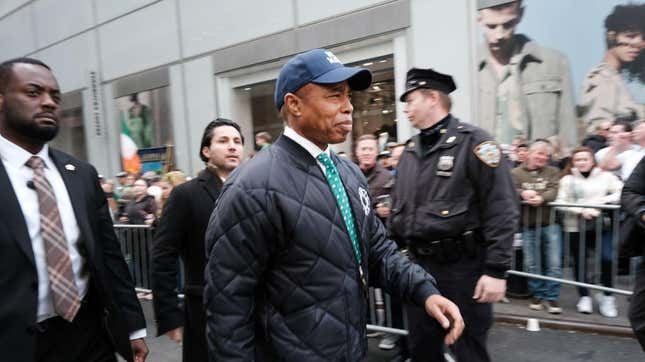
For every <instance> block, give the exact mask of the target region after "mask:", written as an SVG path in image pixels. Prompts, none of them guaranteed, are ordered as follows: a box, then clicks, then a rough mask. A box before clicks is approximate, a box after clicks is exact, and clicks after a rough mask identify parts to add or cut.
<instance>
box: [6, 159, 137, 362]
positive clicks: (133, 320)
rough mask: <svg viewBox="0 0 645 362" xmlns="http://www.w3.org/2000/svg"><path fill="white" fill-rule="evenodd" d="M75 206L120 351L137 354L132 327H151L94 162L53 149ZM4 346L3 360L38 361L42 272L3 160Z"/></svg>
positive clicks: (126, 355)
mask: <svg viewBox="0 0 645 362" xmlns="http://www.w3.org/2000/svg"><path fill="white" fill-rule="evenodd" d="M49 155H50V157H51V159H52V160H53V161H54V163H55V164H56V167H57V169H58V171H59V172H60V174H61V176H62V178H63V181H64V182H65V186H66V187H67V191H68V194H69V197H70V200H71V203H72V207H73V208H74V215H75V216H76V221H77V223H78V227H79V230H80V236H79V238H80V239H79V240H80V243H79V245H80V249H81V250H80V251H81V254H82V255H83V256H84V259H85V266H86V268H87V270H88V272H89V276H90V285H91V286H92V287H93V288H95V289H96V292H97V293H98V296H99V298H97V299H98V303H100V306H99V307H100V309H101V310H103V315H102V316H97V318H102V319H103V324H104V326H105V327H106V329H107V332H108V334H109V335H110V337H111V338H112V340H113V343H114V344H115V346H116V349H117V352H119V354H121V355H122V356H123V357H124V358H126V359H127V360H132V350H131V347H130V343H129V333H130V332H133V331H136V330H139V329H142V328H145V326H146V323H145V318H144V316H143V312H142V310H141V305H140V304H139V301H138V300H137V297H136V295H135V293H134V284H133V282H132V279H131V277H130V273H129V271H128V267H127V265H126V263H125V260H124V258H123V255H122V253H121V248H120V246H119V241H118V240H117V238H116V235H115V233H114V229H113V226H112V219H111V218H110V214H109V211H108V207H107V203H106V199H105V195H104V193H103V190H102V189H101V186H100V184H99V181H98V175H97V172H96V170H95V169H94V167H92V166H91V165H90V164H88V163H85V162H83V161H80V160H77V159H75V158H73V157H72V156H70V155H67V154H65V153H63V152H60V151H57V150H54V149H50V152H49ZM0 290H2V293H0V351H2V353H3V355H2V357H1V359H2V360H6V361H12V362H33V361H34V359H35V351H36V330H35V326H36V313H37V307H38V276H37V271H36V264H35V261H34V253H33V249H32V246H31V239H30V237H29V233H28V230H27V226H26V224H25V218H24V216H23V214H22V211H21V208H20V205H19V204H18V199H17V198H16V195H15V193H14V191H13V188H12V185H11V182H10V181H9V177H8V175H7V172H6V170H5V168H4V165H3V164H2V162H0Z"/></svg>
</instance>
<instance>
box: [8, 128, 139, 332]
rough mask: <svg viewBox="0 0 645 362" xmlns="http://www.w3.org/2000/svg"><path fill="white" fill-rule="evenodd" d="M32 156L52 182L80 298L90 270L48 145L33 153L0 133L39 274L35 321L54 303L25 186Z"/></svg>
mask: <svg viewBox="0 0 645 362" xmlns="http://www.w3.org/2000/svg"><path fill="white" fill-rule="evenodd" d="M32 156H38V157H40V158H41V159H42V160H43V162H44V174H45V178H46V179H47V181H49V183H50V184H51V186H52V189H53V191H54V195H55V196H56V205H57V206H58V213H59V214H60V218H61V222H62V224H63V232H64V233H65V238H66V239H67V244H68V246H69V256H70V259H71V262H72V271H73V272H74V282H75V284H76V288H77V289H78V292H79V296H80V298H81V299H83V298H84V297H85V294H87V288H88V281H89V274H88V273H87V269H86V268H84V264H85V260H84V259H83V257H82V256H81V254H80V253H79V249H78V241H79V235H80V230H79V228H78V223H77V221H76V216H75V215H74V209H73V208H72V202H71V200H70V198H69V194H68V191H67V187H66V186H65V182H64V181H63V178H62V176H61V175H60V173H59V172H58V169H57V168H56V165H55V164H54V162H53V161H52V159H51V158H50V157H49V147H48V146H47V145H45V146H44V147H43V148H42V150H40V152H38V154H36V155H32V154H31V153H30V152H28V151H27V150H25V149H23V148H21V147H19V146H17V145H16V144H14V143H12V142H11V141H9V140H7V139H6V138H4V137H2V136H1V135H0V159H2V164H3V165H4V168H5V170H6V171H7V175H8V176H9V181H10V182H11V185H12V187H13V191H14V193H15V194H16V198H17V199H18V203H19V204H20V209H21V210H22V215H23V216H24V218H25V224H26V225H27V230H28V231H29V238H30V239H31V247H32V250H33V252H34V260H35V262H36V272H37V274H38V309H37V314H36V318H37V321H38V322H41V321H43V320H45V319H48V318H51V317H54V316H56V312H54V303H53V300H52V295H51V289H50V287H49V275H48V272H47V253H46V251H45V243H44V240H43V237H42V234H41V229H40V209H39V204H38V195H37V193H36V191H35V190H34V189H31V188H29V187H28V186H27V183H28V182H29V181H32V180H33V177H34V171H33V169H31V168H30V167H29V166H27V165H26V163H27V161H28V160H29V159H30V158H31V157H32ZM145 336H146V330H145V329H143V330H139V331H135V332H133V333H132V334H130V339H135V338H142V337H145Z"/></svg>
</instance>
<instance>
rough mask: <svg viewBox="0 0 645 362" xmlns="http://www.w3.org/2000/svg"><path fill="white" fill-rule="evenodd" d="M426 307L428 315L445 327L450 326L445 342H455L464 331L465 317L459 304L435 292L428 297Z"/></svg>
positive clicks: (448, 343) (449, 343)
mask: <svg viewBox="0 0 645 362" xmlns="http://www.w3.org/2000/svg"><path fill="white" fill-rule="evenodd" d="M425 307H426V312H427V313H428V315H430V316H431V317H432V318H434V319H436V320H437V322H439V324H441V326H442V327H443V328H444V329H449V328H450V330H449V331H448V333H447V334H446V338H445V339H444V342H445V343H446V344H447V345H451V344H453V343H455V341H457V339H458V338H459V336H461V333H462V332H463V331H464V319H463V318H462V317H461V313H459V308H457V305H455V303H453V302H451V301H450V300H448V299H446V298H444V297H442V296H440V295H439V294H434V295H431V296H430V297H428V299H426V303H425Z"/></svg>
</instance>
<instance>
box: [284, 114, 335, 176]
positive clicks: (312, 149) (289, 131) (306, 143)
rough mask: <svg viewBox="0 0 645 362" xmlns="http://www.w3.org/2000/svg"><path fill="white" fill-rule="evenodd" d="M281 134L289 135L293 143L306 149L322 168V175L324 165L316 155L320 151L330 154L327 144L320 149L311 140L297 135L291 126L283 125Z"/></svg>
mask: <svg viewBox="0 0 645 362" xmlns="http://www.w3.org/2000/svg"><path fill="white" fill-rule="evenodd" d="M282 134H283V135H284V136H286V137H289V138H290V139H291V140H293V141H294V142H295V143H297V144H299V145H300V146H301V147H302V148H304V149H305V150H307V152H309V154H310V155H311V156H312V157H313V158H314V159H315V160H316V162H317V163H318V167H320V169H321V170H322V172H323V175H324V174H325V165H323V164H322V163H320V161H318V155H320V154H321V153H324V154H326V155H327V156H330V152H329V146H327V148H325V149H324V150H321V149H320V148H319V147H318V146H316V145H315V144H314V143H313V142H311V141H310V140H308V139H306V138H304V137H303V136H301V135H299V134H298V133H297V132H296V131H295V130H294V129H293V128H291V127H289V126H284V132H283V133H282ZM330 157H331V156H330Z"/></svg>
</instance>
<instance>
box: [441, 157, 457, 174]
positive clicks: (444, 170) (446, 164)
mask: <svg viewBox="0 0 645 362" xmlns="http://www.w3.org/2000/svg"><path fill="white" fill-rule="evenodd" d="M454 159H455V157H454V156H440V157H439V162H438V163H437V170H438V171H437V175H438V176H451V175H452V171H451V170H452V168H453V166H454Z"/></svg>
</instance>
